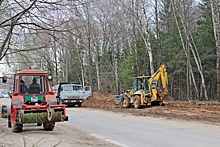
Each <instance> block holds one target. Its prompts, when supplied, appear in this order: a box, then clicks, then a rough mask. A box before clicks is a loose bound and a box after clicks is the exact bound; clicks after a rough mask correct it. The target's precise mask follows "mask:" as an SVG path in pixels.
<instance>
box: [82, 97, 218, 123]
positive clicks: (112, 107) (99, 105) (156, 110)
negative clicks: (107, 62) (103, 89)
mask: <svg viewBox="0 0 220 147" xmlns="http://www.w3.org/2000/svg"><path fill="white" fill-rule="evenodd" d="M164 104H165V105H164V106H153V107H145V108H142V109H135V108H125V109H123V110H122V111H121V109H120V108H119V106H118V105H116V104H115V101H114V96H113V95H111V94H108V95H105V94H98V93H94V94H93V96H91V97H89V98H88V100H86V101H85V102H84V103H83V106H84V107H90V108H95V109H103V110H107V111H113V112H116V113H121V112H122V113H129V114H132V115H138V116H152V117H163V118H167V119H179V120H183V121H199V122H203V123H211V124H215V125H220V103H219V102H217V101H213V102H210V101H203V102H201V101H190V102H188V101H185V102H183V101H164Z"/></svg>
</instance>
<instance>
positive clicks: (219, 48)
mask: <svg viewBox="0 0 220 147" xmlns="http://www.w3.org/2000/svg"><path fill="white" fill-rule="evenodd" d="M210 4H211V11H212V22H213V29H214V37H215V46H216V79H217V81H216V82H217V99H218V101H219V102H220V67H219V65H220V63H219V62H220V21H219V5H218V2H217V0H210Z"/></svg>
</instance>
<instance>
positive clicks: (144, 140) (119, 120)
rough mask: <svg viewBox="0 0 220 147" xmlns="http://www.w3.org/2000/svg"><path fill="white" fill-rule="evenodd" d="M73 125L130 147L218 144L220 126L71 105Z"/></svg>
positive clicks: (210, 145) (68, 111)
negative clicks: (129, 114) (128, 114)
mask: <svg viewBox="0 0 220 147" xmlns="http://www.w3.org/2000/svg"><path fill="white" fill-rule="evenodd" d="M67 113H68V115H69V119H70V121H69V122H68V123H70V124H71V125H74V126H77V127H79V128H82V129H84V130H87V131H89V132H90V133H91V135H93V136H96V137H99V138H101V139H104V140H108V141H110V142H112V143H115V144H117V145H121V146H130V147H161V146H163V147H165V146H166V147H177V146H178V147H186V146H187V147H219V145H220V127H219V126H214V125H208V124H202V123H198V122H183V121H172V120H168V119H160V118H151V117H138V116H126V115H125V114H122V113H117V114H115V113H113V112H107V111H101V110H93V109H91V110H89V109H85V108H77V107H75V108H68V110H67Z"/></svg>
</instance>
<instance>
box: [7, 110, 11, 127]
mask: <svg viewBox="0 0 220 147" xmlns="http://www.w3.org/2000/svg"><path fill="white" fill-rule="evenodd" d="M7 113H8V116H7V117H8V127H9V128H11V109H10V108H8V110H7Z"/></svg>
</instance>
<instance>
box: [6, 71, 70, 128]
mask: <svg viewBox="0 0 220 147" xmlns="http://www.w3.org/2000/svg"><path fill="white" fill-rule="evenodd" d="M51 80H52V77H51V76H50V75H49V76H48V73H47V72H46V71H44V70H32V69H31V68H29V69H28V70H21V71H19V72H17V73H16V74H15V75H14V92H13V94H12V95H11V98H12V100H11V109H8V127H12V131H13V132H21V131H22V129H23V124H26V123H37V126H41V125H43V128H44V130H48V131H52V130H53V129H54V127H55V122H62V121H68V116H66V106H65V105H57V99H56V95H55V94H54V93H53V92H52V89H51V84H50V81H51Z"/></svg>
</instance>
